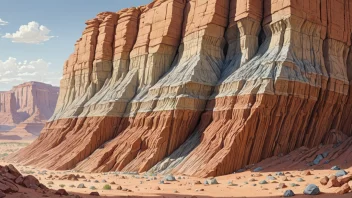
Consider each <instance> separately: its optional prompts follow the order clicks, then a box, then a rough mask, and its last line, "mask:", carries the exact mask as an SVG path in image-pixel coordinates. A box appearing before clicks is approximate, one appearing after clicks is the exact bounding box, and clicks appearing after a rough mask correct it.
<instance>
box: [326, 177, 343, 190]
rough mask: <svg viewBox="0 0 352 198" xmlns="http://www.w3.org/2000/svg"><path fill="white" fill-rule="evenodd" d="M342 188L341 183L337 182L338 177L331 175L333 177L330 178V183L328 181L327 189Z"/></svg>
mask: <svg viewBox="0 0 352 198" xmlns="http://www.w3.org/2000/svg"><path fill="white" fill-rule="evenodd" d="M340 186H341V184H340V182H339V181H338V180H337V177H336V176H335V175H331V176H330V177H329V181H328V183H327V185H326V187H328V188H332V187H340Z"/></svg>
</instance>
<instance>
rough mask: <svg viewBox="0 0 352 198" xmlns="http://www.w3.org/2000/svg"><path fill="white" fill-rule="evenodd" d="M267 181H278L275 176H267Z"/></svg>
mask: <svg viewBox="0 0 352 198" xmlns="http://www.w3.org/2000/svg"><path fill="white" fill-rule="evenodd" d="M266 179H267V180H270V181H273V180H276V177H274V176H267V177H266Z"/></svg>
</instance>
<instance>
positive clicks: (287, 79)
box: [8, 0, 352, 177]
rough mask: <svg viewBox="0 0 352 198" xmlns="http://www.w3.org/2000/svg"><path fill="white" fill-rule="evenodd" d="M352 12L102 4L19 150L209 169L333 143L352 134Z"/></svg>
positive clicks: (115, 167)
mask: <svg viewBox="0 0 352 198" xmlns="http://www.w3.org/2000/svg"><path fill="white" fill-rule="evenodd" d="M351 22H352V3H351V2H350V1H349V0H341V1H333V0H311V1H303V0H299V1H297V0H155V1H153V2H151V3H150V4H148V5H145V6H140V7H136V8H129V9H124V10H121V11H118V12H103V13H100V14H98V15H97V17H96V18H94V19H91V20H88V21H87V22H86V25H87V26H86V28H85V30H84V31H83V34H82V37H81V38H80V39H79V40H78V41H77V43H76V45H75V46H76V47H75V51H74V53H73V54H72V55H71V56H70V58H69V59H68V60H67V61H66V63H65V64H64V72H63V73H64V74H63V79H62V80H61V85H60V88H61V92H60V96H59V99H58V104H57V106H56V110H55V113H54V115H53V116H52V118H51V119H50V122H49V123H47V125H46V127H45V129H44V130H43V133H42V135H41V136H40V138H39V139H38V140H37V141H35V142H34V143H33V144H32V145H30V146H29V147H28V148H27V149H26V150H25V151H24V152H23V153H17V154H16V155H14V156H12V160H13V161H15V162H22V163H24V164H26V165H37V166H40V167H43V168H49V169H72V168H75V169H77V170H80V171H92V172H107V171H139V172H145V171H153V172H162V173H169V172H173V173H178V174H185V175H192V176H202V177H207V176H217V175H224V174H228V173H231V172H234V171H235V170H238V169H241V168H243V167H245V166H246V165H249V164H254V163H257V162H259V161H261V160H263V159H266V158H269V157H272V156H276V155H280V154H286V153H289V152H291V151H293V150H295V149H298V148H300V147H302V146H306V147H315V146H318V145H319V144H321V143H323V144H331V143H336V141H337V140H338V139H339V138H337V136H342V135H346V136H351V135H352V130H351V120H352V118H351V109H352V102H351V101H352V99H351V90H352V88H351V87H352V85H351V81H352V69H351V59H352V58H351V57H352V55H351V54H352V52H351V35H352V23H351ZM8 97H9V96H8ZM8 111H10V109H9V110H8ZM59 153H60V155H59ZM28 154H36V155H34V156H33V157H31V158H29V159H28V158H26V157H25V156H28Z"/></svg>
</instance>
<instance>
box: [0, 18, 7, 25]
mask: <svg viewBox="0 0 352 198" xmlns="http://www.w3.org/2000/svg"><path fill="white" fill-rule="evenodd" d="M7 24H9V22H7V21H4V20H2V19H0V26H1V25H7Z"/></svg>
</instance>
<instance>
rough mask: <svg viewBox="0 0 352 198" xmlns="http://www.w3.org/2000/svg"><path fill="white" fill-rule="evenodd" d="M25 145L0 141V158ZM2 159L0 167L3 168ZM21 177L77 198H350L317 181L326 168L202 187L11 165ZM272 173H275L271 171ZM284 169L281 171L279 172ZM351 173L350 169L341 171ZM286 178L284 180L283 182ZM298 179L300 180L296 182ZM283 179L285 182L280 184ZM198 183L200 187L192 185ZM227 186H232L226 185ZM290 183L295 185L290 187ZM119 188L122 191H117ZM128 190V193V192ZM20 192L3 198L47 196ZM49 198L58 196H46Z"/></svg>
mask: <svg viewBox="0 0 352 198" xmlns="http://www.w3.org/2000/svg"><path fill="white" fill-rule="evenodd" d="M28 143H29V142H23V141H1V142H0V156H5V155H9V154H11V153H13V152H16V151H18V150H19V149H21V148H23V147H25V146H26V145H28ZM6 164H7V163H5V162H4V161H3V160H1V161H0V165H6ZM14 165H15V167H16V168H17V169H18V170H20V172H21V173H22V174H23V175H28V174H31V175H34V176H35V177H37V178H38V179H39V180H40V182H41V183H43V184H44V185H46V186H47V187H49V188H51V189H54V190H57V189H61V188H64V189H65V190H66V191H67V192H68V193H69V194H74V195H79V196H80V197H93V196H89V194H90V193H91V192H99V194H100V196H101V197H170V198H175V197H179V198H183V197H187V198H205V197H224V198H226V197H247V198H249V197H263V198H264V197H282V195H283V194H284V192H285V191H286V190H288V189H291V190H292V191H293V192H294V193H295V194H296V196H295V197H352V193H349V194H345V195H337V194H335V192H336V190H337V189H338V188H327V187H325V186H323V185H321V184H320V182H319V181H320V179H321V178H322V177H324V176H329V175H330V174H335V172H336V171H334V170H330V169H321V170H313V169H304V168H305V167H302V169H300V170H297V169H296V170H287V169H285V167H284V166H282V165H281V166H278V167H276V169H272V168H271V169H270V170H268V171H265V170H264V171H262V172H260V173H253V172H250V171H246V172H242V173H236V174H231V175H227V176H221V177H216V180H217V181H218V183H219V184H213V185H204V184H203V183H204V181H205V180H207V179H206V178H192V177H187V176H182V175H180V176H179V175H175V178H176V181H172V182H165V183H164V184H160V183H159V182H160V180H163V179H164V176H162V175H157V176H151V175H148V174H139V175H131V174H123V173H118V172H109V173H100V174H96V173H81V172H75V171H51V170H44V169H37V168H35V167H29V166H22V165H20V164H14ZM271 170H275V171H271ZM283 170H284V171H283ZM304 170H309V171H310V172H311V174H312V175H304V174H302V171H304ZM345 170H346V171H347V172H351V171H352V169H351V168H349V169H345ZM277 171H282V172H283V173H284V174H285V176H276V173H277ZM70 174H74V175H77V174H78V175H80V176H81V177H82V176H84V177H85V178H79V179H78V181H71V180H68V179H62V177H63V176H64V175H66V176H67V175H70ZM268 175H272V176H274V177H275V178H276V179H275V180H269V179H268V177H267V176H268ZM284 178H286V179H284ZM299 178H302V179H303V181H300V182H299V181H298V180H299ZM262 180H266V181H267V182H268V184H259V182H260V181H262ZM283 180H286V181H283ZM196 181H199V182H200V183H201V184H195V183H196ZM229 183H232V184H233V185H232V186H230V185H229ZM280 183H284V184H285V185H286V186H287V187H286V188H277V187H278V186H279V184H280ZM292 183H295V184H298V186H295V187H292ZM79 184H84V185H85V187H86V188H77V186H78V185H79ZM107 184H108V185H110V186H111V190H104V189H103V187H104V186H105V185H107ZM307 184H316V185H317V186H319V188H320V190H321V192H322V193H321V194H320V195H319V196H305V195H302V194H303V190H304V188H305V187H306V185H307ZM119 186H121V188H122V190H117V188H118V187H119ZM91 188H95V189H93V190H92V189H91ZM128 191H130V192H128ZM20 192H21V193H16V194H12V195H8V196H7V197H21V198H26V197H30V198H32V197H45V196H46V197H48V195H43V194H41V193H38V192H35V191H34V190H31V189H25V188H21V189H20ZM49 197H59V196H53V195H50V196H49ZM72 197H74V196H73V195H72Z"/></svg>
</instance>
